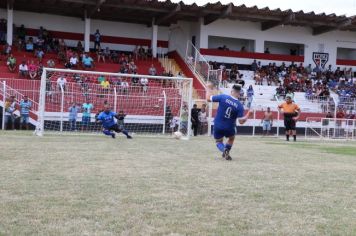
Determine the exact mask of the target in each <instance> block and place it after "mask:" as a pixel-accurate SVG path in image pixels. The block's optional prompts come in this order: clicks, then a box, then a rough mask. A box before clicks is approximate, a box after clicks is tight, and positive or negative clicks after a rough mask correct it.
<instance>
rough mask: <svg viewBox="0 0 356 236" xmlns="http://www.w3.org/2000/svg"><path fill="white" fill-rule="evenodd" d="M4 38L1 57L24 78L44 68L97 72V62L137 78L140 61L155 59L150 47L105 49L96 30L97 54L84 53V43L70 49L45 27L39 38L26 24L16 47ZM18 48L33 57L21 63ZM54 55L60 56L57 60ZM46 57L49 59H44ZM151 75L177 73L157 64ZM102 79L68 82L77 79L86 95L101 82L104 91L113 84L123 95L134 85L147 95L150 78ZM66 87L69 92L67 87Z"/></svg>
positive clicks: (35, 76) (80, 78) (17, 33)
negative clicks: (17, 57) (115, 65)
mask: <svg viewBox="0 0 356 236" xmlns="http://www.w3.org/2000/svg"><path fill="white" fill-rule="evenodd" d="M2 24H3V22H2V21H1V22H0V26H1V25H2ZM5 29H6V22H5ZM0 31H1V27H0ZM1 32H2V31H1ZM1 32H0V33H1ZM4 35H5V34H3V33H1V34H0V41H1V42H2V43H4V45H3V48H2V51H1V55H4V57H0V60H1V59H2V58H4V59H5V61H6V65H7V67H8V69H9V71H10V72H12V73H16V72H18V74H19V77H20V78H27V79H39V78H40V75H41V74H42V71H43V67H44V65H46V66H47V67H49V68H55V67H58V66H59V67H62V66H63V67H64V68H67V69H81V70H95V66H96V65H95V61H96V62H97V63H107V62H109V63H114V64H118V70H117V72H119V73H125V74H133V75H136V74H138V66H137V65H136V61H138V60H151V58H152V49H151V48H150V47H148V48H145V47H143V46H136V47H135V49H134V50H133V51H132V52H130V53H128V52H120V51H118V50H111V49H110V48H109V47H105V48H104V49H103V48H102V47H101V41H102V36H101V34H100V31H99V30H96V32H95V33H94V35H93V36H94V48H93V51H91V52H89V53H86V52H84V48H83V44H82V42H81V41H78V43H77V45H76V47H70V46H68V45H67V44H66V42H65V41H64V39H59V38H54V37H52V34H51V32H50V31H48V30H47V29H45V28H43V27H40V28H39V30H38V35H37V36H36V37H30V36H29V35H28V34H27V32H26V28H25V27H24V25H21V26H20V27H17V28H15V30H14V47H11V46H10V45H8V44H6V43H5V38H4V37H5V36H4ZM14 48H16V50H17V51H26V52H30V53H33V57H29V58H23V59H21V60H20V59H19V60H20V61H17V60H16V57H14V56H13V54H12V51H13V49H14ZM48 54H51V56H50V57H46V55H48ZM53 55H57V56H56V57H54V56H53ZM46 58H47V60H44V59H46ZM95 59H96V60H95ZM17 63H19V64H17ZM141 74H142V71H141ZM147 75H153V76H156V75H162V76H168V77H173V74H172V72H170V71H169V72H166V71H163V73H162V74H161V73H159V72H158V69H157V68H156V67H155V64H153V63H152V65H151V66H150V67H149V69H148V71H147ZM61 77H64V78H65V77H66V75H61V76H59V77H58V80H60V79H61ZM101 78H102V77H101V76H99V77H97V78H88V77H85V76H82V75H78V74H76V75H74V76H73V78H67V79H68V81H72V80H74V81H76V82H78V83H79V84H81V86H82V88H83V93H84V94H85V93H87V90H88V89H87V87H88V86H87V84H89V83H91V82H94V83H98V84H99V85H101V87H102V90H103V91H108V90H109V89H110V87H111V86H112V85H117V86H119V88H120V91H123V92H128V90H129V89H128V87H130V86H136V87H139V88H141V89H142V91H143V92H147V90H148V86H149V83H148V79H147V78H139V77H135V76H133V77H132V78H129V79H123V78H114V77H104V80H102V79H101ZM56 79H57V78H56ZM65 79H66V78H65ZM100 79H101V80H100ZM58 80H57V82H58ZM66 81H67V80H66ZM48 84H50V83H48ZM162 84H163V85H164V86H165V85H167V84H168V83H167V81H165V80H164V81H162ZM48 87H49V89H50V91H55V90H56V89H55V88H52V87H54V86H49V85H48ZM57 88H59V86H57ZM63 88H64V89H65V84H64V86H63Z"/></svg>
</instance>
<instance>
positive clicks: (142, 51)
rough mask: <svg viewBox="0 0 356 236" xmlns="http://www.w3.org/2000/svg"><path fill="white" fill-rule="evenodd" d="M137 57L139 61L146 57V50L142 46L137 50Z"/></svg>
mask: <svg viewBox="0 0 356 236" xmlns="http://www.w3.org/2000/svg"><path fill="white" fill-rule="evenodd" d="M138 57H139V59H141V60H142V59H145V57H146V50H145V49H144V48H143V47H142V46H140V48H139V49H138Z"/></svg>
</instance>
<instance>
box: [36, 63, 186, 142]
mask: <svg viewBox="0 0 356 236" xmlns="http://www.w3.org/2000/svg"><path fill="white" fill-rule="evenodd" d="M191 96H192V80H191V79H189V78H182V77H163V76H146V75H137V74H119V73H105V72H94V71H78V70H63V69H49V68H45V69H44V71H43V74H42V77H41V85H40V94H39V109H38V124H37V127H36V131H35V133H36V134H37V135H43V134H46V133H48V132H55V133H71V134H78V133H83V134H91V133H101V132H102V127H101V124H100V123H98V122H96V117H97V116H98V114H99V113H100V112H102V111H103V108H104V105H105V104H108V105H109V106H110V107H111V109H112V111H114V112H116V113H118V115H119V117H120V119H119V120H116V121H117V124H118V125H119V126H120V127H121V128H122V129H126V130H127V131H128V132H129V133H132V134H134V135H137V134H140V135H154V136H168V135H171V134H172V133H173V132H176V131H180V132H181V133H182V134H183V137H186V138H188V137H189V135H190V132H191V131H190V128H189V127H190V109H191Z"/></svg>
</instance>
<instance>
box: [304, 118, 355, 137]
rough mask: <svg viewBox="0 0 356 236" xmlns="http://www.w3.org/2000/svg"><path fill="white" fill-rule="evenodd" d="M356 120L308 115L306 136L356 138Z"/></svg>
mask: <svg viewBox="0 0 356 236" xmlns="http://www.w3.org/2000/svg"><path fill="white" fill-rule="evenodd" d="M355 136H356V120H355V119H338V118H320V117H308V118H307V119H306V124H305V138H324V139H347V140H356V137H355Z"/></svg>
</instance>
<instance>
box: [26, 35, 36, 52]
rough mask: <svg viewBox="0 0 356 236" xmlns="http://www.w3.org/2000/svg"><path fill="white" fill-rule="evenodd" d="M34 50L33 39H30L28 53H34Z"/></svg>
mask: <svg viewBox="0 0 356 236" xmlns="http://www.w3.org/2000/svg"><path fill="white" fill-rule="evenodd" d="M33 50H34V45H33V38H32V37H30V38H29V39H28V40H27V41H26V52H33Z"/></svg>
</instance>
